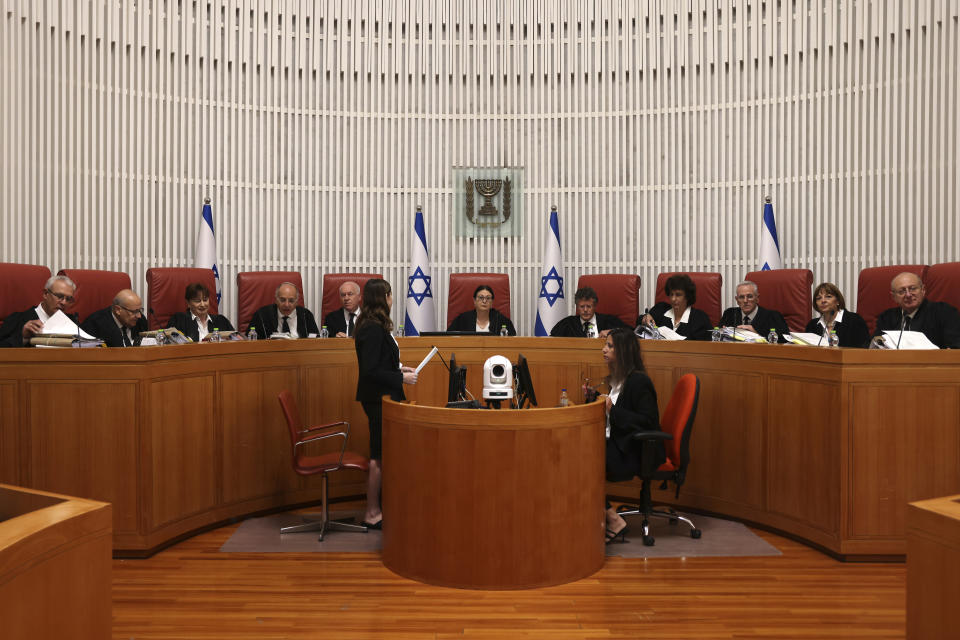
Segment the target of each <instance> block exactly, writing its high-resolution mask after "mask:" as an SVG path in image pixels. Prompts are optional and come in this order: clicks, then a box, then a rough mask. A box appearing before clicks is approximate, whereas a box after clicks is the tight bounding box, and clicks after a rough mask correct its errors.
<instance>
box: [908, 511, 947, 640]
mask: <svg viewBox="0 0 960 640" xmlns="http://www.w3.org/2000/svg"><path fill="white" fill-rule="evenodd" d="M907 515H908V518H909V520H908V523H907V640H927V638H937V639H938V640H960V625H957V622H956V620H957V603H958V602H960V580H958V579H957V576H960V495H953V496H947V497H943V498H935V499H932V500H924V501H922V502H915V503H912V504H910V505H909V506H908V508H907Z"/></svg>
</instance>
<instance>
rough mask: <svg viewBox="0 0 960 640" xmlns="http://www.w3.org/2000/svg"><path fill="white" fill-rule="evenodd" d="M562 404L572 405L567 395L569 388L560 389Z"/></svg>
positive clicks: (563, 405) (564, 405)
mask: <svg viewBox="0 0 960 640" xmlns="http://www.w3.org/2000/svg"><path fill="white" fill-rule="evenodd" d="M560 406H561V407H569V406H570V398H569V397H568V396H567V390H566V389H565V388H564V389H560Z"/></svg>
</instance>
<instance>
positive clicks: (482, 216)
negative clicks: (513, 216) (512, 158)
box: [464, 177, 512, 227]
mask: <svg viewBox="0 0 960 640" xmlns="http://www.w3.org/2000/svg"><path fill="white" fill-rule="evenodd" d="M464 187H465V189H464V190H465V192H466V193H465V195H466V200H465V205H466V206H465V207H464V209H465V211H464V213H465V214H466V216H467V220H469V221H470V222H472V223H474V224H476V225H478V226H481V227H492V226H496V225H499V224H503V223H504V222H506V221H507V220H509V219H510V199H511V187H512V185H511V183H510V178H503V179H501V178H477V179H476V180H474V179H472V178H469V177H468V178H467V179H466V180H464ZM501 189H502V190H503V220H500V211H499V210H498V209H497V206H496V205H495V204H494V202H493V199H494V198H495V197H496V196H497V194H498V193H500V190H501ZM474 190H476V192H477V193H479V194H480V195H481V196H483V206H481V207H480V210H479V211H476V212H474V202H473V193H474Z"/></svg>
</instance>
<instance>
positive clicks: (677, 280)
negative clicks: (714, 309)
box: [663, 273, 697, 307]
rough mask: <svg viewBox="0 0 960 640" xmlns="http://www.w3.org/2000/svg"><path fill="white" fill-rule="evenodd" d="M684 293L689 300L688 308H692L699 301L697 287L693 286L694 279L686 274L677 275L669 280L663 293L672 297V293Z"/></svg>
mask: <svg viewBox="0 0 960 640" xmlns="http://www.w3.org/2000/svg"><path fill="white" fill-rule="evenodd" d="M677 290H679V291H683V295H684V296H685V297H686V298H687V306H688V307H692V306H693V304H694V303H695V302H696V301H697V285H695V284H693V278H691V277H690V276H688V275H687V274H685V273H675V274H673V275H672V276H670V277H669V278H667V284H665V285H664V286H663V293H664V294H666V296H667V297H668V298H669V297H670V292H671V291H677Z"/></svg>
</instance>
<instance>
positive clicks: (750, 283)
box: [735, 280, 760, 295]
mask: <svg viewBox="0 0 960 640" xmlns="http://www.w3.org/2000/svg"><path fill="white" fill-rule="evenodd" d="M740 287H753V293H754V294H756V295H760V287H758V286H757V283H756V282H754V281H752V280H744V281H743V282H741V283H740V284H738V285H737V289H739V288H740ZM735 290H736V289H735Z"/></svg>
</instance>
